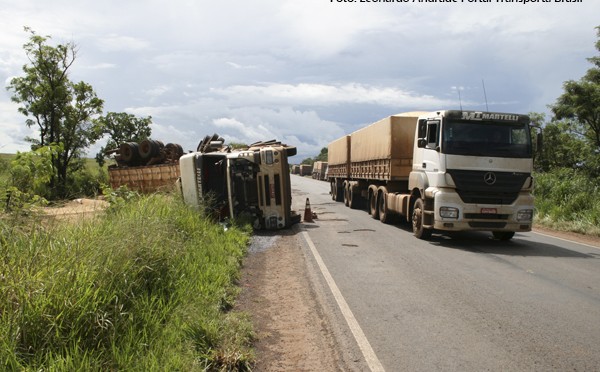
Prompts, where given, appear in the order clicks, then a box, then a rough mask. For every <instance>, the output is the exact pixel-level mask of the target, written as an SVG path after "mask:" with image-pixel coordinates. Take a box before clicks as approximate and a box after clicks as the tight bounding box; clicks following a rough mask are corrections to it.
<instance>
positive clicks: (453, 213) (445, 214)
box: [440, 207, 458, 219]
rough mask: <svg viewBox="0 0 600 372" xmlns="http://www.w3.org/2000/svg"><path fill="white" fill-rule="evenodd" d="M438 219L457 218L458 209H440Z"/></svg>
mask: <svg viewBox="0 0 600 372" xmlns="http://www.w3.org/2000/svg"><path fill="white" fill-rule="evenodd" d="M440 217H442V218H454V219H457V218H458V208H453V207H440Z"/></svg>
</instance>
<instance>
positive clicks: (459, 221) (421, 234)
mask: <svg viewBox="0 0 600 372" xmlns="http://www.w3.org/2000/svg"><path fill="white" fill-rule="evenodd" d="M538 141H539V143H538V150H539V147H540V146H539V145H541V134H539V135H538ZM328 165H329V169H328V173H327V178H328V181H329V182H330V186H331V196H332V199H333V200H335V201H344V203H345V204H346V205H347V206H349V207H350V208H355V209H356V208H366V209H368V211H369V213H370V215H371V216H372V217H373V218H375V219H379V220H380V221H382V222H384V223H391V222H393V221H395V220H397V219H398V218H400V219H404V220H406V221H407V222H409V223H412V230H413V234H414V235H415V236H416V237H417V238H420V239H427V238H429V237H430V236H431V233H432V232H433V231H434V230H439V231H482V230H483V231H491V232H492V234H493V236H494V237H495V238H496V239H500V240H509V239H511V238H512V237H513V236H514V234H515V232H525V231H531V228H532V219H533V209H534V206H533V195H532V191H533V177H532V171H533V150H532V139H531V130H530V119H529V117H528V116H527V115H519V114H509V113H494V112H480V111H463V110H441V111H434V112H408V113H403V114H398V115H393V116H390V117H387V118H384V119H382V120H380V121H378V122H376V123H373V124H371V125H368V126H366V127H364V128H361V129H359V130H357V131H355V132H353V133H351V134H350V135H346V136H344V137H342V138H339V139H337V140H335V141H333V142H331V143H330V144H329V146H328Z"/></svg>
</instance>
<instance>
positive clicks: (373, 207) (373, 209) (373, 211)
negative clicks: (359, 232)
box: [369, 192, 379, 220]
mask: <svg viewBox="0 0 600 372" xmlns="http://www.w3.org/2000/svg"><path fill="white" fill-rule="evenodd" d="M377 199H378V198H377V193H376V192H373V193H369V214H370V215H371V217H373V218H374V219H376V220H377V219H379V207H378V205H377Z"/></svg>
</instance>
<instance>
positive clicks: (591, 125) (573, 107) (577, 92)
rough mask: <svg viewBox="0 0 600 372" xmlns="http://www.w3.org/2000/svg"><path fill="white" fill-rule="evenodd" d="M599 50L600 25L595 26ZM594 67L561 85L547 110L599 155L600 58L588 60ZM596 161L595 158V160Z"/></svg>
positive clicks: (598, 48)
mask: <svg viewBox="0 0 600 372" xmlns="http://www.w3.org/2000/svg"><path fill="white" fill-rule="evenodd" d="M596 29H597V30H598V31H597V35H598V38H599V40H598V41H597V42H596V49H597V50H598V51H600V26H598V27H596ZM588 61H589V62H591V63H592V64H593V65H594V67H592V68H590V69H589V70H588V71H587V73H586V74H585V75H584V76H583V77H582V78H581V79H580V80H579V81H574V80H569V81H566V82H565V83H564V85H563V87H564V90H565V92H564V93H563V94H562V95H561V96H560V97H558V99H557V100H556V103H555V104H554V105H551V106H550V108H551V110H552V113H553V114H554V120H565V121H566V122H567V125H568V126H569V129H570V131H572V132H573V133H576V134H577V135H580V136H581V137H582V138H585V139H586V141H587V142H588V143H589V144H590V145H591V146H592V147H593V152H592V153H593V154H595V156H600V155H599V152H600V56H596V57H592V58H588ZM596 160H597V159H596Z"/></svg>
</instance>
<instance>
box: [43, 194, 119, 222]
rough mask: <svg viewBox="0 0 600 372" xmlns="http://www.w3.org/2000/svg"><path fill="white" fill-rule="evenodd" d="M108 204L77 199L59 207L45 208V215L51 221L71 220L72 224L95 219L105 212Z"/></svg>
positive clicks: (98, 200)
mask: <svg viewBox="0 0 600 372" xmlns="http://www.w3.org/2000/svg"><path fill="white" fill-rule="evenodd" d="M107 207H108V202H107V201H106V200H102V199H85V198H82V199H75V200H71V201H69V202H67V203H65V204H62V205H59V206H52V207H47V208H44V214H45V215H46V216H48V218H49V219H50V220H52V219H59V220H69V221H72V222H76V221H80V220H82V219H88V218H92V217H94V216H95V215H96V214H98V212H102V211H104V210H105V209H106V208H107Z"/></svg>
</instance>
